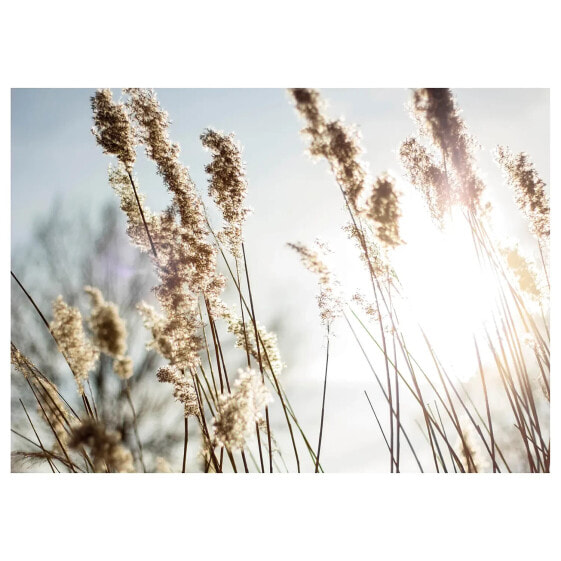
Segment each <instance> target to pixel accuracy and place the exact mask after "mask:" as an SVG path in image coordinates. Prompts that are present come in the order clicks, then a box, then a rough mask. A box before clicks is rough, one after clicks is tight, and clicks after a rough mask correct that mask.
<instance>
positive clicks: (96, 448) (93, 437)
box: [69, 418, 135, 473]
mask: <svg viewBox="0 0 561 561" xmlns="http://www.w3.org/2000/svg"><path fill="white" fill-rule="evenodd" d="M69 446H70V448H73V449H79V448H82V447H84V446H85V447H87V448H89V455H90V457H91V458H92V462H93V466H94V471H95V472H96V473H103V472H106V471H110V472H119V473H130V472H134V471H135V470H134V463H133V457H132V454H131V452H130V450H128V449H127V448H125V447H124V446H123V445H122V444H121V435H120V434H119V433H117V432H115V431H109V430H107V428H106V427H105V425H104V424H103V423H101V422H98V421H94V420H92V419H89V418H88V419H85V420H83V421H82V422H81V423H80V424H79V425H77V426H75V427H74V428H73V430H72V434H71V438H70V442H69Z"/></svg>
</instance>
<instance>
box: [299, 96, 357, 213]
mask: <svg viewBox="0 0 561 561" xmlns="http://www.w3.org/2000/svg"><path fill="white" fill-rule="evenodd" d="M289 92H290V93H291V95H292V97H293V98H294V101H295V107H296V109H297V110H298V112H299V113H300V114H301V115H302V117H303V118H304V119H305V120H306V122H307V124H308V126H307V127H306V128H304V129H302V133H303V134H305V135H307V136H308V137H309V139H310V148H309V150H310V154H311V155H312V156H315V157H323V158H325V159H326V160H327V161H328V162H329V165H330V167H331V170H332V172H333V174H334V175H335V179H336V180H337V182H338V183H339V185H340V187H341V189H342V190H343V192H344V193H345V196H346V197H347V199H348V201H349V204H350V205H351V208H352V209H353V210H354V211H357V212H358V210H359V207H360V206H361V197H362V193H363V190H364V182H365V180H366V176H367V171H366V166H365V164H364V163H363V162H362V161H361V160H360V159H359V158H360V156H361V155H362V152H363V150H362V148H361V146H360V144H359V140H360V135H359V134H358V131H356V130H354V129H352V128H351V127H348V126H345V125H344V124H343V122H342V121H341V120H335V121H328V120H327V118H326V117H325V115H324V114H323V109H324V105H323V103H322V102H321V96H320V94H319V92H317V91H316V90H311V89H306V88H297V89H291V90H289Z"/></svg>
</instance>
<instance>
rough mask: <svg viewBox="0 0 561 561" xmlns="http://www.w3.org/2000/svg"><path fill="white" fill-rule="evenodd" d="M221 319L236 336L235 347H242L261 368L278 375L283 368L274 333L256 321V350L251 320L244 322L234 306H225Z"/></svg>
mask: <svg viewBox="0 0 561 561" xmlns="http://www.w3.org/2000/svg"><path fill="white" fill-rule="evenodd" d="M222 317H223V319H225V320H226V322H227V323H228V332H229V333H232V334H233V335H234V336H235V337H236V347H237V348H239V349H244V350H246V351H247V352H249V354H250V355H251V356H252V357H253V358H254V359H255V360H256V361H258V360H259V356H260V355H261V361H262V364H263V368H264V369H265V370H268V371H269V372H271V370H272V373H273V374H274V375H275V376H278V375H279V374H280V373H281V372H282V370H283V369H284V366H285V365H284V363H283V362H282V359H281V355H280V351H279V346H278V340H277V336H276V334H275V333H273V332H271V331H267V330H266V329H265V327H263V326H262V325H261V324H260V323H259V322H256V323H257V333H258V336H259V350H260V351H261V353H260V354H259V353H258V352H257V345H256V342H255V329H254V327H253V324H252V323H251V322H248V323H245V324H244V322H243V321H242V320H241V318H239V317H238V316H237V315H236V313H235V311H234V308H225V309H224V310H223V314H222Z"/></svg>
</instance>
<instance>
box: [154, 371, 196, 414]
mask: <svg viewBox="0 0 561 561" xmlns="http://www.w3.org/2000/svg"><path fill="white" fill-rule="evenodd" d="M156 377H157V378H158V381H159V382H167V383H169V384H172V385H173V396H174V397H175V399H176V401H179V402H180V403H182V404H183V407H184V414H185V417H189V416H195V417H198V416H199V402H198V400H197V393H196V391H195V387H194V386H193V382H192V381H191V380H188V379H187V378H186V377H185V374H183V372H182V371H181V370H180V369H179V368H177V367H176V366H169V365H168V366H162V367H161V368H160V369H159V370H158V372H157V373H156Z"/></svg>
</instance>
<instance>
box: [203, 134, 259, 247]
mask: <svg viewBox="0 0 561 561" xmlns="http://www.w3.org/2000/svg"><path fill="white" fill-rule="evenodd" d="M201 141H202V143H203V146H205V148H207V149H208V150H210V151H211V152H212V162H211V163H210V164H208V165H207V166H206V167H205V171H206V172H207V173H208V174H209V175H210V176H211V178H210V180H209V184H210V187H209V194H210V195H211V196H212V197H213V199H214V201H215V202H216V204H217V205H218V206H219V207H220V209H221V211H222V215H223V216H224V220H225V221H226V223H227V226H226V228H225V229H224V232H223V235H224V237H225V238H226V241H227V242H228V245H229V248H230V251H231V253H232V255H234V256H235V257H240V256H241V250H240V247H241V243H242V241H243V238H242V227H243V222H244V220H245V218H246V216H247V214H248V213H249V209H247V208H244V206H243V203H244V200H245V197H246V193H247V181H246V178H245V170H244V165H243V162H242V159H241V148H240V146H239V144H238V143H236V142H234V135H233V134H230V135H225V134H224V133H222V132H218V131H214V130H212V129H207V130H206V131H205V132H204V133H203V134H202V135H201Z"/></svg>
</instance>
